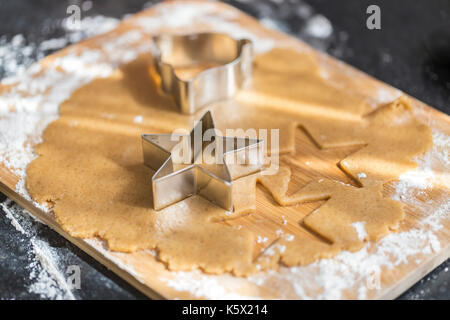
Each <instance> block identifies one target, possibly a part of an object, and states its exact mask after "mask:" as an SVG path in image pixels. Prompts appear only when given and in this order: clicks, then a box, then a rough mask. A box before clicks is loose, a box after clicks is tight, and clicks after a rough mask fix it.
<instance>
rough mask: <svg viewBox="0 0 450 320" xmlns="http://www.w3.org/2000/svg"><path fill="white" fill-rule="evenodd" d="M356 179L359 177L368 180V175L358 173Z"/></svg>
mask: <svg viewBox="0 0 450 320" xmlns="http://www.w3.org/2000/svg"><path fill="white" fill-rule="evenodd" d="M356 177H357V178H358V179H364V178H367V174H366V173H365V172H361V173H358V174H357V175H356Z"/></svg>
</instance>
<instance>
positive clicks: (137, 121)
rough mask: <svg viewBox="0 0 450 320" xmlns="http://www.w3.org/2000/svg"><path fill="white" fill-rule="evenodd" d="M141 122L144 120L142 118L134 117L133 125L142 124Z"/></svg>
mask: <svg viewBox="0 0 450 320" xmlns="http://www.w3.org/2000/svg"><path fill="white" fill-rule="evenodd" d="M142 120H144V118H143V117H142V116H136V117H134V119H133V122H134V123H142Z"/></svg>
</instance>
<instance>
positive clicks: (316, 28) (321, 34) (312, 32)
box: [305, 14, 333, 39]
mask: <svg viewBox="0 0 450 320" xmlns="http://www.w3.org/2000/svg"><path fill="white" fill-rule="evenodd" d="M305 33H306V34H307V35H309V36H312V37H316V38H321V39H325V38H328V37H329V36H331V34H332V33H333V26H332V25H331V22H330V20H328V19H327V18H326V17H324V16H323V15H321V14H316V15H314V16H313V17H312V18H310V19H309V20H308V21H307V24H306V27H305Z"/></svg>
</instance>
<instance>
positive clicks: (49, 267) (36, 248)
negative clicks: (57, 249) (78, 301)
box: [29, 239, 75, 300]
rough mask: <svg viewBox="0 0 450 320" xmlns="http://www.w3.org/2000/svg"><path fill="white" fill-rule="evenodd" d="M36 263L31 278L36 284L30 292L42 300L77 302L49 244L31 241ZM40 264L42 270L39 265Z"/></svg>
mask: <svg viewBox="0 0 450 320" xmlns="http://www.w3.org/2000/svg"><path fill="white" fill-rule="evenodd" d="M31 243H32V245H33V254H34V256H35V262H33V263H32V265H31V268H32V272H31V276H32V278H33V277H34V278H35V280H36V281H35V282H34V283H33V284H32V285H31V286H30V288H29V290H30V292H33V293H36V294H39V295H40V296H41V298H47V299H56V300H62V299H65V300H75V296H74V295H73V293H72V291H71V289H70V286H69V285H68V284H67V282H66V279H65V277H64V275H63V273H61V271H59V270H58V267H57V264H58V259H57V257H56V256H55V254H54V252H53V250H52V249H51V248H50V247H49V246H48V244H47V243H45V242H44V241H41V240H34V239H33V240H31ZM38 263H39V264H40V267H41V268H40V269H39V268H38V267H37V264H38Z"/></svg>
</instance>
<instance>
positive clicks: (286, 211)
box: [0, 1, 450, 299]
mask: <svg viewBox="0 0 450 320" xmlns="http://www.w3.org/2000/svg"><path fill="white" fill-rule="evenodd" d="M181 12H183V13H184V15H181V16H176V15H179V14H180V13H181ZM193 12H195V13H193ZM171 15H172V16H173V19H166V18H167V17H170V16H171ZM186 16H196V17H197V19H194V20H192V21H188V22H187V23H185V24H184V25H183V21H179V20H178V21H177V19H176V17H179V18H180V19H181V20H183V17H186ZM165 17H166V18H165ZM199 17H200V18H199ZM152 23H158V24H159V25H158V28H160V27H162V28H160V29H159V30H160V31H164V32H173V31H175V32H180V27H182V31H183V32H190V31H198V30H203V31H217V32H230V33H231V34H232V35H234V36H237V37H241V36H246V37H247V36H250V37H253V36H255V37H257V38H258V39H263V40H264V42H267V43H274V44H276V45H278V44H281V45H284V46H294V47H298V48H301V49H303V50H313V52H314V54H315V55H316V57H317V59H318V61H319V62H320V64H321V67H322V69H323V70H324V72H326V74H327V79H328V81H330V82H331V83H335V84H336V85H339V86H341V87H345V89H346V90H348V91H350V92H352V93H354V94H356V95H359V96H363V97H365V98H366V99H367V101H369V102H370V103H373V104H380V103H383V102H389V101H392V100H394V99H395V98H396V97H398V96H399V95H400V94H401V92H399V91H398V90H396V89H394V88H392V87H390V86H389V85H387V84H385V83H382V82H379V81H377V80H375V79H373V78H371V77H370V76H368V75H366V74H363V73H362V72H360V71H357V70H355V69H354V68H352V67H350V66H348V65H345V64H344V63H342V62H340V61H337V60H335V59H333V58H331V57H329V56H327V55H325V54H323V53H321V52H318V51H315V50H314V49H311V48H310V47H308V46H307V45H306V44H304V43H302V42H300V41H298V40H296V39H293V38H291V37H289V36H287V35H285V34H282V33H280V32H277V31H273V30H269V29H266V28H265V27H263V26H262V25H261V24H260V23H259V22H258V21H257V20H255V19H253V18H251V17H249V16H247V15H246V14H244V13H242V12H240V11H238V10H237V9H235V8H233V7H230V6H228V5H225V4H223V3H216V2H213V3H210V2H208V3H206V2H204V1H189V2H187V1H183V2H181V1H180V2H166V3H163V4H160V5H158V6H156V7H155V8H150V9H148V10H145V11H143V12H141V13H139V14H138V15H135V16H133V17H131V18H128V19H127V20H126V21H125V22H123V23H122V24H121V25H119V27H118V28H117V29H116V30H113V31H112V32H110V33H107V34H104V35H100V36H98V37H95V38H92V39H89V40H88V41H84V42H82V43H80V44H76V45H74V46H71V47H69V48H68V49H65V50H63V51H61V52H58V53H56V54H54V55H52V56H49V57H47V58H46V59H44V60H43V61H41V62H40V65H41V66H43V67H44V68H45V66H46V64H49V63H51V62H52V61H54V59H56V58H58V57H64V56H65V55H67V54H68V53H69V52H73V50H78V49H80V51H79V52H82V51H83V50H86V49H88V48H90V49H92V48H96V47H99V46H100V45H104V43H105V42H108V41H111V42H112V41H114V39H115V38H116V37H119V36H120V35H122V34H124V33H125V32H129V31H134V30H137V32H145V30H146V26H147V27H150V26H152ZM143 25H145V26H144V27H143ZM147 31H149V30H147ZM149 32H150V33H151V32H152V31H149ZM263 40H261V41H263ZM260 44H261V43H257V45H260ZM261 45H262V44H261ZM70 50H72V51H70ZM2 90H5V86H3V87H2V86H0V96H1V94H2V92H4V91H2ZM412 101H413V106H414V108H415V110H416V114H417V116H419V117H420V118H421V119H424V121H426V122H427V124H429V125H430V126H431V128H432V129H433V130H435V131H438V132H440V134H446V135H447V136H448V135H449V134H450V126H449V123H450V118H449V117H448V116H446V115H445V114H443V113H440V112H438V111H437V110H434V109H432V108H431V107H429V106H427V105H425V104H423V103H421V102H420V101H417V100H415V99H412ZM0 117H1V115H0ZM1 130H2V128H0V134H1ZM30 143H32V142H30ZM411 143H414V142H413V141H412V142H411ZM441 147H442V146H441ZM295 148H296V150H297V151H296V154H295V155H292V156H289V157H286V158H285V159H284V160H283V161H287V162H290V163H291V164H292V163H295V175H298V176H300V177H304V178H305V180H309V178H308V177H310V176H311V172H313V173H314V174H317V175H320V176H327V177H330V178H333V179H336V180H339V181H342V182H345V183H350V184H354V182H353V181H352V180H351V179H350V178H349V177H347V176H346V175H345V174H344V173H343V172H342V171H341V170H340V169H339V168H338V167H337V166H336V163H337V162H338V161H339V160H340V159H342V158H344V157H345V156H347V155H349V154H351V153H352V152H354V151H355V150H357V147H348V148H336V149H328V150H321V149H319V148H317V146H316V145H315V144H314V143H313V142H312V141H311V139H310V138H309V137H308V136H307V134H306V133H305V132H304V131H302V130H301V129H300V128H299V129H298V130H297V133H296V138H295ZM444 148H447V149H448V148H450V147H449V146H448V145H447V146H444ZM447 155H448V153H447ZM299 159H302V161H299ZM305 160H306V161H305ZM447 161H448V159H447ZM447 169H448V168H447ZM435 174H436V175H444V176H445V175H448V171H447V170H444V171H443V172H435ZM19 180H20V177H19V176H18V175H16V174H14V173H13V170H11V169H8V167H7V165H6V164H5V163H0V191H2V192H3V193H5V194H6V195H7V196H8V197H10V198H11V199H13V200H14V201H16V202H17V203H19V204H20V205H21V206H23V207H24V208H25V209H27V210H28V211H29V212H30V214H32V215H33V216H35V217H36V218H38V219H40V220H41V221H42V222H44V223H45V224H47V225H49V226H50V227H52V228H53V229H54V230H55V231H57V232H58V233H59V234H61V235H62V236H63V237H65V238H66V239H68V240H69V241H71V242H72V243H74V244H75V245H77V246H78V247H79V248H81V249H82V250H84V251H85V252H86V253H88V254H89V255H91V256H92V257H94V258H95V259H96V260H98V261H99V262H101V263H102V264H104V265H105V266H107V267H108V268H109V269H111V270H113V271H114V272H115V273H117V274H118V275H119V276H120V277H122V278H123V279H125V280H126V281H128V282H129V283H130V284H132V285H133V286H135V287H136V288H137V289H139V290H140V291H142V292H143V293H144V294H146V295H147V296H149V297H151V298H168V299H174V298H180V299H192V298H193V299H197V298H212V299H215V298H225V299H226V298H231V299H233V298H263V299H264V298H265V299H272V298H282V299H301V298H312V299H318V298H343V299H356V298H368V299H392V298H395V297H397V296H398V295H400V294H401V293H402V292H404V291H405V290H406V289H408V288H409V287H410V286H412V285H413V284H414V283H415V282H417V281H418V280H419V279H420V278H422V277H423V276H424V275H425V274H426V273H428V272H429V271H431V270H432V269H433V268H435V267H436V266H437V265H439V264H440V263H442V262H443V261H445V260H446V259H447V258H448V257H449V256H450V234H449V231H450V219H449V217H448V206H447V207H445V204H446V201H448V200H447V199H448V198H449V197H448V192H449V190H448V186H447V185H440V186H439V187H435V188H433V189H432V190H427V191H426V192H427V194H426V195H423V194H421V196H420V197H419V196H417V197H415V198H414V201H413V202H411V201H410V202H408V203H407V207H406V219H405V221H404V222H402V224H401V227H400V230H399V231H398V234H397V237H395V238H393V239H391V240H389V239H388V240H386V241H383V242H379V243H374V244H370V245H368V246H367V248H365V249H363V250H362V251H361V252H357V253H354V254H347V255H346V254H343V255H339V256H338V257H336V258H334V259H330V260H326V261H321V262H317V263H313V264H311V265H308V266H304V267H298V268H286V267H280V269H279V270H274V271H270V272H268V273H266V274H257V275H254V276H251V277H248V278H240V277H234V276H232V275H229V274H225V275H207V274H202V273H201V272H199V271H194V272H171V271H168V270H167V269H166V267H165V266H164V265H163V264H162V263H160V262H158V261H157V260H156V259H155V255H154V252H152V251H149V250H148V251H140V252H135V253H127V254H125V253H118V252H111V251H109V250H108V249H107V248H106V246H105V245H104V244H103V243H102V242H101V241H100V240H98V239H79V238H73V237H71V236H70V235H69V234H68V233H66V232H65V231H64V230H62V229H61V228H60V226H59V225H58V224H57V223H56V221H55V219H54V218H53V216H52V215H51V214H49V213H46V212H44V211H42V210H41V209H39V208H38V207H37V206H36V205H35V204H33V202H32V201H29V200H27V199H26V198H25V197H24V196H23V194H21V193H19V192H16V189H17V187H16V185H17V184H18V182H19ZM392 193H394V185H389V186H387V187H386V194H387V195H388V194H392ZM432 200H436V201H434V202H433V201H432ZM322 203H323V202H314V203H308V204H304V205H300V206H293V207H280V206H278V205H276V204H275V202H274V201H273V200H272V198H271V196H270V195H269V194H268V192H267V191H266V190H265V189H264V188H262V187H260V186H258V188H257V211H256V213H254V214H252V215H249V216H247V217H245V218H242V219H240V221H239V224H241V225H244V226H245V227H246V228H248V229H250V230H252V231H254V232H255V234H257V235H260V236H262V237H267V238H268V241H269V242H270V241H271V240H273V239H274V237H275V230H276V229H278V226H279V224H280V221H278V220H277V219H275V218H274V217H281V216H283V220H286V223H285V227H284V228H285V229H286V230H285V231H287V232H289V233H291V234H295V235H296V236H300V237H301V236H302V234H300V233H299V232H298V229H299V228H296V225H297V224H298V223H299V221H301V220H302V218H303V217H305V216H306V215H308V214H309V213H311V212H312V211H313V210H314V209H315V208H317V207H318V206H320V205H321V204H322ZM443 205H444V206H443ZM447 205H448V203H447ZM439 210H440V211H439ZM438 211H439V212H438ZM436 212H438V213H439V217H437V218H436V219H439V226H440V227H436V228H434V229H433V228H432V229H430V227H429V225H428V224H424V223H423V221H422V220H423V219H424V218H426V217H427V216H429V215H430V214H436ZM232 223H233V222H229V224H232ZM417 234H421V235H425V236H419V237H418V238H417V241H416V240H415V238H414V236H415V235H417ZM403 235H404V236H403ZM399 239H400V240H399ZM402 239H404V240H402ZM389 241H391V242H389ZM398 241H404V243H397V242H398ZM264 243H265V242H264ZM264 243H262V242H261V243H257V246H260V247H262V246H263V245H264ZM436 243H438V244H439V245H436ZM383 259H385V260H383ZM364 261H373V262H374V265H376V264H377V263H380V266H381V269H379V270H378V269H376V268H375V269H374V270H372V271H371V273H370V274H363V273H361V270H359V269H358V266H357V264H360V263H361V262H364ZM386 261H388V262H389V263H386ZM355 264H356V265H355ZM378 280H379V281H380V282H379V283H377V282H378ZM369 282H370V283H369ZM368 284H369V285H368Z"/></svg>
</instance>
